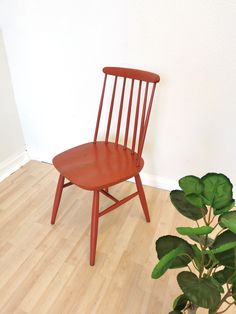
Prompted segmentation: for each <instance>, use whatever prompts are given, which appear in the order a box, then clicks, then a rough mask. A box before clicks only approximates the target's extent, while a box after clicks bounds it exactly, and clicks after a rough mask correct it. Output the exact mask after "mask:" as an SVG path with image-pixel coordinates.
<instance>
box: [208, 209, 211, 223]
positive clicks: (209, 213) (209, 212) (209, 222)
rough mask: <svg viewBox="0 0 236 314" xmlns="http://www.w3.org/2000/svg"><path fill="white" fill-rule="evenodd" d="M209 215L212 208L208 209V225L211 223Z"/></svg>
mask: <svg viewBox="0 0 236 314" xmlns="http://www.w3.org/2000/svg"><path fill="white" fill-rule="evenodd" d="M211 213H212V207H210V209H209V215H208V225H210V223H211Z"/></svg>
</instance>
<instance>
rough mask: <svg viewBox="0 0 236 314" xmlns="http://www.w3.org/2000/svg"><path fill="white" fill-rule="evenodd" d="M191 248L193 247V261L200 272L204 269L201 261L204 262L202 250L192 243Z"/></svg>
mask: <svg viewBox="0 0 236 314" xmlns="http://www.w3.org/2000/svg"><path fill="white" fill-rule="evenodd" d="M192 249H193V252H194V257H193V259H194V262H195V264H196V266H197V268H198V270H199V272H202V270H203V269H204V265H203V262H204V259H203V258H204V257H203V256H202V252H201V250H199V248H198V247H197V245H196V244H194V245H192Z"/></svg>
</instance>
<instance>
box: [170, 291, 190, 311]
mask: <svg viewBox="0 0 236 314" xmlns="http://www.w3.org/2000/svg"><path fill="white" fill-rule="evenodd" d="M187 302H188V299H187V298H186V296H185V295H184V294H181V295H179V296H178V297H177V298H176V299H175V300H174V303H173V309H174V310H178V311H180V310H183V309H184V308H185V306H186V304H187Z"/></svg>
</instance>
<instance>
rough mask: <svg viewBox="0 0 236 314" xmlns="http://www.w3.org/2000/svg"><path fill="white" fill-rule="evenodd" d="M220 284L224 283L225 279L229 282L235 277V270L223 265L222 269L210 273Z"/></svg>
mask: <svg viewBox="0 0 236 314" xmlns="http://www.w3.org/2000/svg"><path fill="white" fill-rule="evenodd" d="M212 277H213V278H215V279H216V280H217V281H218V282H219V283H220V284H221V285H224V284H225V283H226V282H227V281H228V282H229V283H231V282H232V281H234V279H235V278H236V271H235V270H234V269H231V268H227V267H225V268H224V269H222V270H219V271H217V272H215V273H214V274H213V275H212Z"/></svg>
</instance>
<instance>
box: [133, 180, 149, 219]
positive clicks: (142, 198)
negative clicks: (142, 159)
mask: <svg viewBox="0 0 236 314" xmlns="http://www.w3.org/2000/svg"><path fill="white" fill-rule="evenodd" d="M135 182H136V186H137V189H138V194H139V199H140V202H141V205H142V207H143V212H144V215H145V218H146V221H147V222H150V216H149V212H148V206H147V201H146V197H145V194H144V190H143V185H142V181H141V178H140V176H139V174H137V175H136V176H135Z"/></svg>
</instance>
